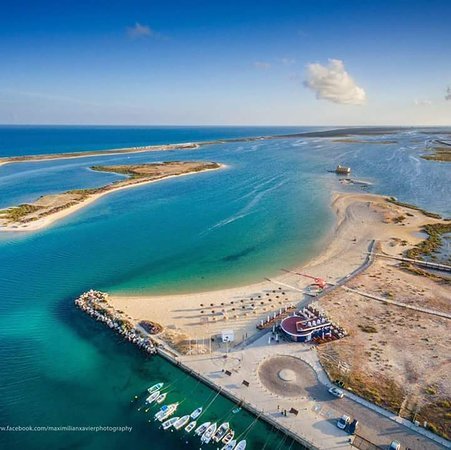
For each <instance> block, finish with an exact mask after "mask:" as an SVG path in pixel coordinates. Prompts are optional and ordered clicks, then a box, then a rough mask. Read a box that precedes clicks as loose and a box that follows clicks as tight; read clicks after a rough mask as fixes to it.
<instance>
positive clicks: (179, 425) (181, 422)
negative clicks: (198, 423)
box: [174, 415, 189, 430]
mask: <svg viewBox="0 0 451 450" xmlns="http://www.w3.org/2000/svg"><path fill="white" fill-rule="evenodd" d="M188 422H189V415H186V416H183V417H180V419H179V420H177V422H175V423H174V428H175V429H176V430H180V428H182V427H184V426H185V425H186V424H187V423H188Z"/></svg>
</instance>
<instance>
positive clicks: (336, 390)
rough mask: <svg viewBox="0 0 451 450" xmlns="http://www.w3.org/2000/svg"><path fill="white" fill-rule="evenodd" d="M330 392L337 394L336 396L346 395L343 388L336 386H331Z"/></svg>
mask: <svg viewBox="0 0 451 450" xmlns="http://www.w3.org/2000/svg"><path fill="white" fill-rule="evenodd" d="M329 393H330V394H332V395H335V397H338V398H343V397H344V396H345V394H344V392H343V391H342V390H341V389H338V388H336V387H331V388H330V389H329Z"/></svg>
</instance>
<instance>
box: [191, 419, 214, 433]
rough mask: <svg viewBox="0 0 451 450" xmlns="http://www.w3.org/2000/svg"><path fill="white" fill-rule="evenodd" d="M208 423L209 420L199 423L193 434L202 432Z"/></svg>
mask: <svg viewBox="0 0 451 450" xmlns="http://www.w3.org/2000/svg"><path fill="white" fill-rule="evenodd" d="M210 424H211V422H204V423H203V424H202V425H199V426H198V427H197V428H196V430H195V431H194V434H197V435H198V436H200V435H201V434H204V433H205V430H206V429H207V428H208V427H209V426H210Z"/></svg>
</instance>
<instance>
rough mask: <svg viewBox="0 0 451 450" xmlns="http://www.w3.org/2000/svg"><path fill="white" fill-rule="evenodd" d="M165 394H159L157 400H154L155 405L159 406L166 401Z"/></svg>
mask: <svg viewBox="0 0 451 450" xmlns="http://www.w3.org/2000/svg"><path fill="white" fill-rule="evenodd" d="M167 395H168V394H167V392H164V393H163V394H160V395H159V396H158V397H157V399H156V400H155V402H156V403H158V404H160V403H163V402H164V401H165V400H166V396H167Z"/></svg>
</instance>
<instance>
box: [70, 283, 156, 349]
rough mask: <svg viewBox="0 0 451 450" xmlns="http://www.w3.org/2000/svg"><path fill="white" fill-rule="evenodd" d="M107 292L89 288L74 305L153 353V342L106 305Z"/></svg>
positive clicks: (154, 346)
mask: <svg viewBox="0 0 451 450" xmlns="http://www.w3.org/2000/svg"><path fill="white" fill-rule="evenodd" d="M107 300H108V294H107V293H105V292H100V291H94V290H92V289H91V290H89V291H87V292H85V293H83V294H81V295H80V297H78V298H77V299H76V300H75V305H76V306H77V307H78V308H80V309H81V310H82V311H84V312H85V313H87V314H89V315H90V316H91V317H93V318H94V319H95V320H97V321H99V322H103V323H104V324H105V325H107V326H108V327H109V328H111V329H112V330H113V331H115V332H116V333H118V334H120V335H121V336H122V337H123V338H124V339H126V340H127V341H129V342H132V343H133V344H135V345H137V346H138V347H139V348H141V349H142V350H144V351H145V352H147V353H150V354H155V353H156V345H155V343H154V342H153V341H152V340H151V338H149V337H148V336H146V335H145V334H144V333H143V332H142V331H141V330H139V329H137V328H135V327H134V326H133V325H132V324H131V323H130V322H129V321H127V320H125V319H123V318H122V317H120V315H119V313H118V312H117V311H115V310H114V309H113V308H111V306H109V305H108V302H107Z"/></svg>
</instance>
